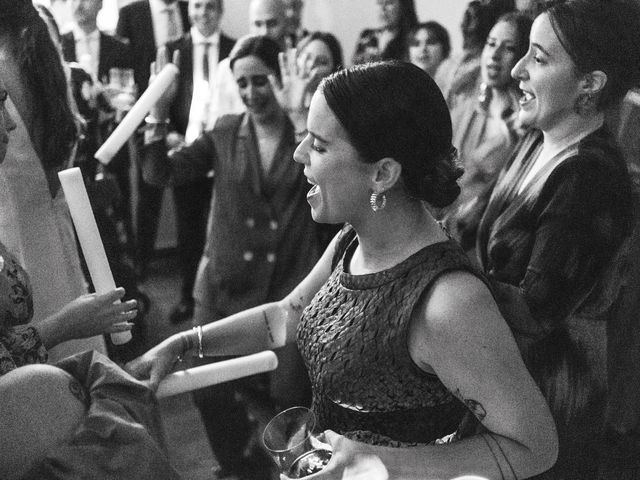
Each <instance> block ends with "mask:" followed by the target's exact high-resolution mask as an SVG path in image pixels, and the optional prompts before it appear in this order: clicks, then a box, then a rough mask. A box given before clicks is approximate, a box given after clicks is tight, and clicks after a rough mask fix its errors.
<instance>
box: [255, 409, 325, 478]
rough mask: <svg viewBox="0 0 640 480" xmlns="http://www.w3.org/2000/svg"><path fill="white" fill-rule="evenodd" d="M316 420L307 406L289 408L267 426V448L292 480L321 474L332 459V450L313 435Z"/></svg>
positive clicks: (265, 441) (265, 442)
mask: <svg viewBox="0 0 640 480" xmlns="http://www.w3.org/2000/svg"><path fill="white" fill-rule="evenodd" d="M315 424H316V419H315V415H314V414H313V412H312V411H311V410H309V409H308V408H305V407H292V408H289V409H287V410H285V411H283V412H281V413H279V414H278V415H276V416H275V417H273V419H272V420H271V421H270V422H269V423H268V424H267V426H266V427H265V429H264V434H263V436H262V439H263V442H264V446H265V447H266V448H267V451H268V452H269V453H270V454H271V456H272V458H273V459H274V461H275V462H276V464H277V465H278V468H279V469H280V473H282V474H284V475H285V476H287V477H289V478H303V477H306V476H307V475H311V474H313V473H317V472H319V471H321V470H322V469H323V468H324V467H325V465H326V464H327V463H329V460H330V459H331V447H330V446H329V445H327V444H324V443H321V442H320V441H319V440H317V439H316V438H315V437H314V436H313V429H314V428H315Z"/></svg>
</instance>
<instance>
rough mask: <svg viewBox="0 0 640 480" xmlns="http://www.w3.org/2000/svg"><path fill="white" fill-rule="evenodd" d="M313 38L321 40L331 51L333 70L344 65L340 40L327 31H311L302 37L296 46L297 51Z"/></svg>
mask: <svg viewBox="0 0 640 480" xmlns="http://www.w3.org/2000/svg"><path fill="white" fill-rule="evenodd" d="M314 40H320V41H321V42H323V43H324V44H325V45H326V46H327V48H328V49H329V51H330V52H331V57H332V60H333V71H334V72H335V71H336V70H339V69H341V68H342V67H343V66H344V58H343V56H342V47H341V46H340V42H339V41H338V39H337V38H336V37H335V35H333V34H332V33H329V32H319V31H318V32H312V33H310V34H309V35H307V36H306V37H304V38H303V39H302V40H300V42H299V43H298V45H297V46H296V48H297V50H298V53H299V52H301V51H302V50H303V49H304V48H305V47H306V46H307V45H309V44H310V43H311V42H313V41H314Z"/></svg>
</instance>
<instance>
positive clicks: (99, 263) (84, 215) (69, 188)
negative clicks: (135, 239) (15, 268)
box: [58, 167, 131, 345]
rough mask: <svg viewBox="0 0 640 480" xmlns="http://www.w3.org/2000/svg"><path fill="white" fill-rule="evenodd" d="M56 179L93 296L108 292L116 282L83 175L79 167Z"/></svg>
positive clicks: (118, 340) (122, 337)
mask: <svg viewBox="0 0 640 480" xmlns="http://www.w3.org/2000/svg"><path fill="white" fill-rule="evenodd" d="M58 178H60V184H61V185H62V190H63V191H64V196H65V198H66V200H67V205H69V211H70V212H71V219H72V220H73V225H74V226H75V227H76V233H77V234H78V240H79V241H80V247H81V248H82V253H83V254H84V258H85V261H86V262H87V268H88V269H89V274H90V275H91V281H92V282H93V286H94V287H95V290H96V293H98V294H103V293H107V292H110V291H111V290H114V289H115V288H116V283H115V282H114V280H113V274H112V273H111V267H109V262H108V261H107V254H106V253H105V251H104V245H103V244H102V239H101V238H100V232H99V231H98V225H97V224H96V219H95V217H94V216H93V210H92V209H91V203H89V195H87V189H86V188H85V186H84V180H83V179H82V173H81V172H80V169H79V168H78V167H74V168H69V169H67V170H62V171H60V172H58ZM111 340H112V341H113V343H114V344H116V345H122V344H123V343H127V342H128V341H129V340H131V332H130V331H126V332H117V333H112V334H111Z"/></svg>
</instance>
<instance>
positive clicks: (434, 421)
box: [297, 227, 474, 446]
mask: <svg viewBox="0 0 640 480" xmlns="http://www.w3.org/2000/svg"><path fill="white" fill-rule="evenodd" d="M356 246H357V238H356V236H355V232H354V231H353V229H351V228H349V227H347V229H345V230H344V232H343V234H342V238H341V239H340V241H339V242H338V247H337V251H336V256H335V258H334V266H335V267H334V270H333V272H332V274H331V276H330V277H329V280H328V281H327V282H326V283H325V285H324V286H323V287H322V288H321V289H320V291H319V292H318V293H317V294H316V296H315V297H314V299H313V301H312V302H311V304H310V305H309V306H308V307H307V308H306V309H305V311H304V313H303V315H302V318H301V322H300V325H299V327H298V331H297V341H298V348H299V349H300V352H301V354H302V357H303V359H304V361H305V364H306V367H307V370H308V372H309V377H310V379H311V383H312V386H313V410H314V411H315V413H316V416H317V420H318V425H317V428H318V430H325V429H332V430H335V431H337V432H339V433H341V434H344V435H347V436H349V437H350V438H354V439H357V440H359V441H364V442H368V443H372V444H384V445H391V446H400V445H408V444H417V443H429V442H432V441H434V440H435V439H437V438H440V437H442V436H445V435H447V434H450V433H452V432H453V431H455V430H456V428H457V427H458V424H459V422H460V420H461V418H462V416H463V414H464V412H465V407H464V405H462V403H461V402H460V401H458V400H457V399H456V398H455V397H454V396H453V395H452V393H451V392H449V391H448V390H447V388H446V387H445V386H444V385H443V384H442V382H441V381H440V380H439V379H438V377H437V376H435V375H432V374H429V373H427V372H424V371H422V370H421V369H420V368H418V366H417V365H416V364H415V363H414V362H413V360H412V359H411V357H410V355H409V349H408V346H407V337H408V329H409V325H410V320H411V314H412V312H413V310H414V308H415V306H416V304H417V303H418V301H419V300H420V297H421V296H422V294H423V293H424V292H425V291H426V290H428V289H429V288H430V286H431V285H432V283H433V281H434V280H435V279H436V278H437V277H438V276H439V275H441V274H442V273H444V272H447V271H452V270H467V271H470V272H472V273H474V272H473V270H472V267H471V266H470V264H469V260H468V259H467V257H466V256H465V254H464V253H463V251H462V250H461V249H460V247H459V246H458V245H457V244H456V243H455V242H454V241H446V242H441V243H436V244H433V245H429V246H427V247H425V248H423V249H422V250H420V251H419V252H417V253H415V254H414V255H412V256H410V257H409V258H407V259H406V260H404V261H403V262H401V263H399V264H398V265H396V266H394V267H392V268H390V269H388V270H385V271H382V272H377V273H373V274H367V275H351V274H350V273H348V271H347V266H348V264H349V260H350V258H351V256H352V254H353V251H354V250H355V248H356Z"/></svg>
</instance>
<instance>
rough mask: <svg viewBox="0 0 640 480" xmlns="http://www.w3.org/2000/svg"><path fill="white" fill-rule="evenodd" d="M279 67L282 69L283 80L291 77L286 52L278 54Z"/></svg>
mask: <svg viewBox="0 0 640 480" xmlns="http://www.w3.org/2000/svg"><path fill="white" fill-rule="evenodd" d="M278 66H279V67H280V76H281V77H282V78H284V77H287V76H289V69H288V65H287V55H286V53H284V52H280V53H278Z"/></svg>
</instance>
